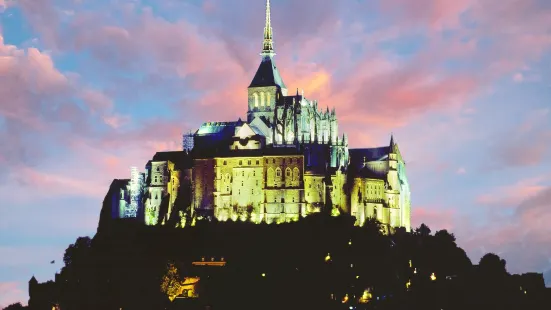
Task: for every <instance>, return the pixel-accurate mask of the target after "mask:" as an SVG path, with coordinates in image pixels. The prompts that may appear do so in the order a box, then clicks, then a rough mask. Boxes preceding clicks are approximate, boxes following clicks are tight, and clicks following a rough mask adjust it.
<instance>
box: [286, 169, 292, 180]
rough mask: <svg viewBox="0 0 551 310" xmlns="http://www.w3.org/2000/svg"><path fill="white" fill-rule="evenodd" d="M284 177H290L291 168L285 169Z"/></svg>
mask: <svg viewBox="0 0 551 310" xmlns="http://www.w3.org/2000/svg"><path fill="white" fill-rule="evenodd" d="M285 177H286V178H291V168H287V169H285Z"/></svg>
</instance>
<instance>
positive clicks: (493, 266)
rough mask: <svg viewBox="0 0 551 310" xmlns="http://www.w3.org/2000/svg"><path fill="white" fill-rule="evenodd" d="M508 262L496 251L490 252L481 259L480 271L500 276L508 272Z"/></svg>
mask: <svg viewBox="0 0 551 310" xmlns="http://www.w3.org/2000/svg"><path fill="white" fill-rule="evenodd" d="M506 264H507V262H506V261H505V260H504V259H501V258H500V257H499V256H498V255H496V254H494V253H488V254H486V255H484V256H482V258H481V259H480V262H479V263H478V266H479V268H480V271H481V272H482V273H484V274H487V275H492V276H499V275H504V274H506V273H507V268H506Z"/></svg>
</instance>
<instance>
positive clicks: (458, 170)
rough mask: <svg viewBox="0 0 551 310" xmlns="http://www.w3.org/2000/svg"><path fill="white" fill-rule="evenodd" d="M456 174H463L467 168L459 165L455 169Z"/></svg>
mask: <svg viewBox="0 0 551 310" xmlns="http://www.w3.org/2000/svg"><path fill="white" fill-rule="evenodd" d="M455 173H456V174H465V173H467V169H465V168H463V167H460V168H458V169H457V171H456V172H455Z"/></svg>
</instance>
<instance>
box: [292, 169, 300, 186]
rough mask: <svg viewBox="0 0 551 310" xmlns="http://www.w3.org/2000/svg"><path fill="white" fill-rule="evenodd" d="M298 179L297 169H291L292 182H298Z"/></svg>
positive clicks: (298, 172)
mask: <svg viewBox="0 0 551 310" xmlns="http://www.w3.org/2000/svg"><path fill="white" fill-rule="evenodd" d="M299 178H300V171H299V170H298V168H297V167H295V168H293V181H295V182H298V181H299Z"/></svg>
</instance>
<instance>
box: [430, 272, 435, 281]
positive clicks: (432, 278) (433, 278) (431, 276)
mask: <svg viewBox="0 0 551 310" xmlns="http://www.w3.org/2000/svg"><path fill="white" fill-rule="evenodd" d="M430 279H431V280H432V281H434V280H436V276H435V275H434V272H433V273H432V274H431V275H430Z"/></svg>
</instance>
